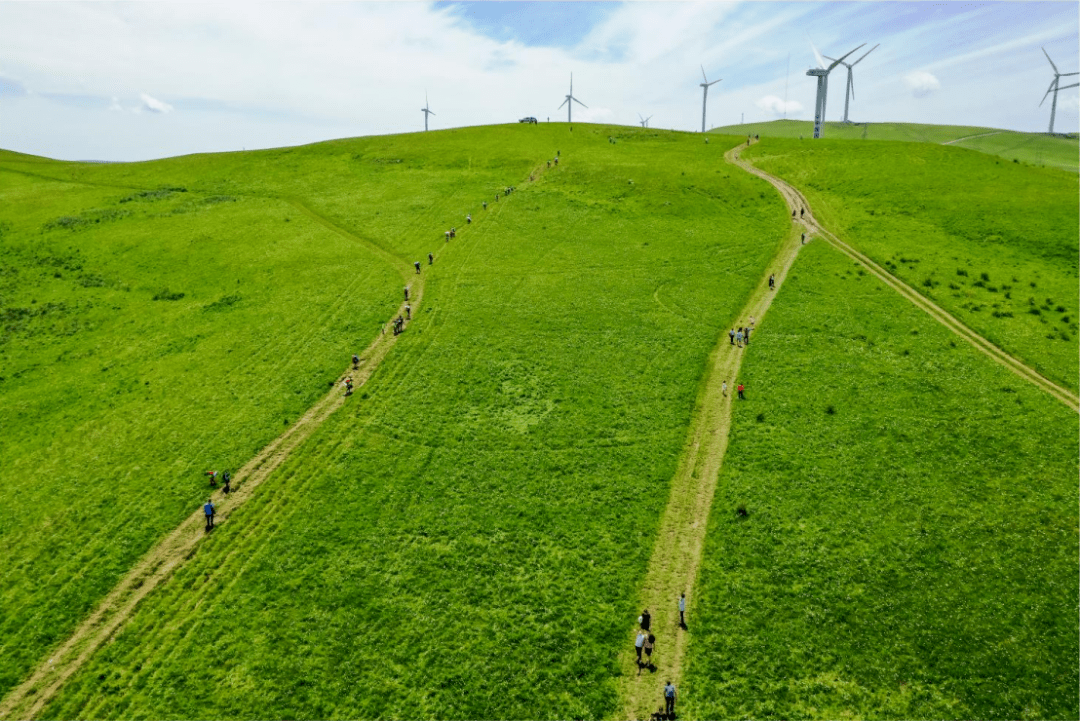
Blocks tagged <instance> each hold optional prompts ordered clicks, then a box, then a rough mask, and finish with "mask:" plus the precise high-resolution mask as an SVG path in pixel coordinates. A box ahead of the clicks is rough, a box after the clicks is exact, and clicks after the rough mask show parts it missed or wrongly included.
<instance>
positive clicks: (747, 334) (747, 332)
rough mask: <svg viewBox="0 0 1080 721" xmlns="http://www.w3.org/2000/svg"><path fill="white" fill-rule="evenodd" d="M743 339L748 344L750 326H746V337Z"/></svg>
mask: <svg viewBox="0 0 1080 721" xmlns="http://www.w3.org/2000/svg"><path fill="white" fill-rule="evenodd" d="M744 340H745V341H746V345H750V328H746V338H745V339H744Z"/></svg>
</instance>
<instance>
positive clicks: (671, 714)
mask: <svg viewBox="0 0 1080 721" xmlns="http://www.w3.org/2000/svg"><path fill="white" fill-rule="evenodd" d="M664 713H666V714H667V717H668V718H670V719H673V718H675V684H673V683H671V681H670V680H669V681H668V682H667V684H665V685H664Z"/></svg>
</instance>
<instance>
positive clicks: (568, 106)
mask: <svg viewBox="0 0 1080 721" xmlns="http://www.w3.org/2000/svg"><path fill="white" fill-rule="evenodd" d="M571 101H572V102H571ZM574 103H577V104H578V105H580V106H581V107H583V108H588V107H589V106H588V105H586V104H585V103H583V102H581V101H580V100H578V99H577V98H575V97H574V74H573V73H570V94H569V95H567V96H566V100H564V101H562V105H560V106H559V108H561V107H562V106H563V105H565V106H566V122H568V123H569V122H572V121H571V113H570V111H571V110H572V109H573V107H574ZM559 108H556V110H558V109H559Z"/></svg>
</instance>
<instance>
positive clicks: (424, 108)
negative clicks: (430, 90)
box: [420, 93, 435, 133]
mask: <svg viewBox="0 0 1080 721" xmlns="http://www.w3.org/2000/svg"><path fill="white" fill-rule="evenodd" d="M420 112H421V113H423V114H424V132H425V133H426V132H427V118H428V116H429V115H434V114H435V113H433V112H431V110H430V109H428V100H427V93H424V107H422V108H420Z"/></svg>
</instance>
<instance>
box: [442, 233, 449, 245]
mask: <svg viewBox="0 0 1080 721" xmlns="http://www.w3.org/2000/svg"><path fill="white" fill-rule="evenodd" d="M443 235H445V236H446V242H447V243H449V242H450V231H449V230H448V231H446V232H445V233H443Z"/></svg>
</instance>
